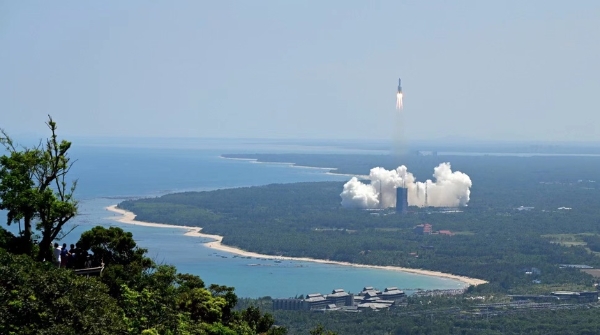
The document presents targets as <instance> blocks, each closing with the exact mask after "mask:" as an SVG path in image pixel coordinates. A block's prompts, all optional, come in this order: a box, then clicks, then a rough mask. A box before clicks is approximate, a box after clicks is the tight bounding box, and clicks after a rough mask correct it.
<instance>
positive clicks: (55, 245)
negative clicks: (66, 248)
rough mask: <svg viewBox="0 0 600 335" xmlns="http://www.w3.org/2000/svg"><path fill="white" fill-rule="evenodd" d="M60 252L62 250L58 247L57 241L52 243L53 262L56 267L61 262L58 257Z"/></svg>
mask: <svg viewBox="0 0 600 335" xmlns="http://www.w3.org/2000/svg"><path fill="white" fill-rule="evenodd" d="M61 253H62V250H61V249H60V246H59V245H58V243H54V264H56V267H58V268H59V267H60V263H61V259H60V254H61Z"/></svg>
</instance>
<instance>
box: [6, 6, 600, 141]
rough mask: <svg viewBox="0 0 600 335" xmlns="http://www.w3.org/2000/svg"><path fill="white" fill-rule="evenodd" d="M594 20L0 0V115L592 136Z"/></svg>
mask: <svg viewBox="0 0 600 335" xmlns="http://www.w3.org/2000/svg"><path fill="white" fill-rule="evenodd" d="M599 19H600V2H596V1H591V0H588V1H583V0H582V1H578V2H574V3H568V4H567V3H565V2H564V1H560V2H559V1H555V0H551V1H541V0H535V1H528V2H522V1H516V0H509V1H503V2H493V3H491V2H480V1H474V0H471V1H462V2H460V3H448V2H445V1H441V0H437V1H430V2H397V1H391V0H387V1H376V2H362V1H328V2H315V1H309V2H302V3H292V2H274V1H270V2H258V3H256V2H253V3H248V2H242V1H237V2H235V1H222V2H196V1H181V2H177V3H148V2H143V1H128V2H118V1H105V2H93V1H62V2H44V1H30V2H2V3H0V43H1V44H2V45H3V46H4V50H5V52H4V53H0V73H2V77H1V78H2V79H0V111H2V112H1V113H2V118H1V119H0V128H3V129H5V130H6V131H7V132H8V133H9V134H12V135H13V136H25V137H34V138H35V137H44V136H46V135H47V131H46V129H45V125H44V122H45V121H46V115H47V114H51V115H52V116H53V117H54V119H55V121H57V123H58V126H59V132H60V135H61V136H63V137H65V138H74V137H106V138H111V137H128V138H169V137H180V138H226V139H232V138H245V139H281V140H306V139H316V140H328V141H333V140H365V141H384V142H385V141H387V142H390V143H391V142H393V141H395V139H397V138H401V139H402V140H403V141H406V142H407V143H409V144H410V143H414V142H418V141H441V142H444V141H455V140H459V141H467V142H468V141H493V142H496V141H500V142H515V141H516V142H535V143H548V142H556V143H563V142H569V143H583V144H592V143H600V127H597V126H596V125H597V124H600V113H597V107H595V106H596V101H595V99H594V96H595V93H596V92H598V91H600V80H599V79H598V78H600V64H599V63H598V62H597V59H600V45H599V44H598V43H597V41H598V40H600V29H598V20H599ZM398 77H401V78H402V86H403V89H404V97H405V98H404V106H405V107H404V110H403V111H402V112H400V113H401V116H399V115H400V114H399V112H398V111H396V110H395V109H394V104H395V93H396V92H395V91H396V86H397V80H398ZM399 118H402V122H399V121H398V119H399Z"/></svg>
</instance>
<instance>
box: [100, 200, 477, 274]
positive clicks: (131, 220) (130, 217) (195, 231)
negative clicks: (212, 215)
mask: <svg viewBox="0 0 600 335" xmlns="http://www.w3.org/2000/svg"><path fill="white" fill-rule="evenodd" d="M106 210H108V211H111V212H113V213H117V214H120V215H121V216H118V217H117V216H115V217H111V219H113V220H115V221H118V222H121V223H127V224H133V225H139V226H146V227H156V228H178V229H187V232H185V233H184V235H186V236H194V237H205V238H210V239H214V241H211V242H207V243H204V245H205V246H207V247H209V248H213V249H215V250H219V251H224V252H228V253H232V254H236V255H240V256H244V257H257V258H266V259H277V260H292V261H305V262H315V263H323V264H336V265H344V266H353V267H358V268H370V269H384V270H391V271H402V272H407V273H415V274H419V275H425V276H433V277H439V278H447V279H455V280H459V281H461V282H463V283H465V284H466V285H480V284H485V283H487V281H485V280H481V279H476V278H469V277H463V276H457V275H453V274H449V273H444V272H438V271H430V270H422V269H411V268H402V267H397V266H379V265H365V264H354V263H348V262H337V261H329V260H323V259H314V258H307V257H285V256H272V255H263V254H258V253H255V252H250V251H245V250H242V249H239V248H235V247H230V246H226V245H223V244H222V243H221V242H222V241H223V236H219V235H210V234H204V233H202V232H201V230H202V228H199V227H190V226H177V225H170V224H162V223H152V222H143V221H136V220H135V214H134V213H133V212H129V211H126V210H123V209H120V208H117V205H112V206H109V207H106Z"/></svg>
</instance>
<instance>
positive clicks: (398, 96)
mask: <svg viewBox="0 0 600 335" xmlns="http://www.w3.org/2000/svg"><path fill="white" fill-rule="evenodd" d="M402 107H403V102H402V92H398V93H396V109H397V110H402Z"/></svg>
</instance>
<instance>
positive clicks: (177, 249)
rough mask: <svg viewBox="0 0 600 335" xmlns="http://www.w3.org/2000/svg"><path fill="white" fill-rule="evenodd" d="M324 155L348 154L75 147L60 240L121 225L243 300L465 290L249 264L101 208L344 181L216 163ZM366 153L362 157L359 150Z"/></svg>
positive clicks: (390, 275) (217, 147)
mask: <svg viewBox="0 0 600 335" xmlns="http://www.w3.org/2000/svg"><path fill="white" fill-rule="evenodd" d="M248 152H287V153H290V152H313V153H314V152H322V153H352V152H353V151H351V150H342V149H335V148H331V147H323V146H316V145H311V146H308V147H307V146H302V145H300V144H299V145H294V146H290V145H289V144H278V143H273V142H261V143H256V142H253V143H243V142H231V141H210V142H208V143H206V142H202V143H190V142H189V141H185V142H184V143H176V142H174V143H173V142H169V143H168V145H164V143H160V142H155V143H151V144H148V143H146V142H144V145H139V144H136V143H127V144H115V143H110V144H107V143H87V144H84V145H80V146H75V147H74V148H73V152H72V157H75V158H77V162H76V163H75V165H74V167H73V169H72V171H71V175H72V176H73V177H75V178H77V179H78V188H77V192H76V196H77V198H78V199H81V202H80V215H79V216H77V217H76V218H75V219H73V220H72V222H71V223H70V224H68V225H70V227H72V226H76V227H75V229H74V230H73V232H72V233H71V234H70V235H69V236H67V237H66V238H65V239H64V240H63V242H65V243H68V244H70V243H74V242H75V241H76V240H77V239H78V236H79V235H80V234H81V232H83V231H85V230H88V229H90V228H91V227H93V226H96V225H103V226H118V227H121V228H123V229H126V230H128V231H131V232H132V233H133V236H134V238H135V239H136V241H137V243H138V244H139V245H140V246H142V247H144V248H147V249H148V255H149V256H150V257H152V258H153V259H155V260H156V261H157V262H159V263H166V264H173V265H175V266H176V267H177V269H178V270H179V271H180V272H187V273H192V274H195V275H199V276H200V277H201V278H202V279H203V280H204V281H205V282H206V283H207V284H209V283H218V284H222V285H228V286H234V287H235V288H236V292H237V294H238V295H239V296H241V297H261V296H272V297H290V296H295V295H299V294H308V293H316V292H320V293H328V292H329V291H331V290H332V289H335V288H343V289H345V290H347V291H350V292H357V291H360V290H361V289H362V287H364V286H374V287H377V288H380V289H383V288H385V287H389V286H396V287H399V288H403V289H416V288H421V289H450V288H460V287H463V286H464V285H463V284H462V283H460V282H458V281H455V280H449V279H443V278H436V277H431V276H422V275H415V274H408V273H403V272H397V271H388V270H380V269H366V268H356V267H349V266H340V265H333V264H319V263H314V262H298V261H282V262H280V263H276V262H275V261H273V260H264V259H262V260H261V259H255V258H252V259H247V258H241V257H238V256H235V255H232V254H227V253H224V252H219V251H217V252H215V251H214V250H212V249H210V248H208V247H205V246H204V245H203V243H204V242H206V241H207V240H206V239H202V238H197V237H188V236H184V235H183V233H184V232H185V230H184V229H176V228H153V227H142V226H135V225H128V224H122V223H119V222H116V221H115V220H114V218H115V217H116V216H118V215H117V214H114V213H112V212H108V211H107V210H105V208H106V207H107V206H110V205H114V204H117V203H119V202H120V201H122V200H123V199H125V198H127V197H148V196H158V195H161V194H165V193H170V192H177V191H187V190H211V189H217V188H231V187H242V186H253V185H266V184H272V183H292V182H303V181H326V180H339V181H343V180H347V179H348V177H346V176H336V175H332V174H326V172H327V171H326V170H321V169H310V168H295V167H290V166H289V165H283V164H260V163H253V162H249V161H243V160H229V159H223V158H220V155H221V154H225V153H248ZM361 153H364V152H361Z"/></svg>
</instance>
